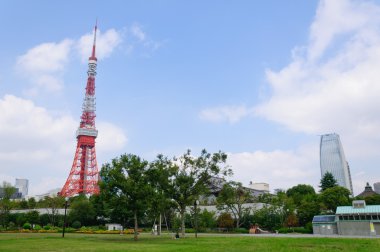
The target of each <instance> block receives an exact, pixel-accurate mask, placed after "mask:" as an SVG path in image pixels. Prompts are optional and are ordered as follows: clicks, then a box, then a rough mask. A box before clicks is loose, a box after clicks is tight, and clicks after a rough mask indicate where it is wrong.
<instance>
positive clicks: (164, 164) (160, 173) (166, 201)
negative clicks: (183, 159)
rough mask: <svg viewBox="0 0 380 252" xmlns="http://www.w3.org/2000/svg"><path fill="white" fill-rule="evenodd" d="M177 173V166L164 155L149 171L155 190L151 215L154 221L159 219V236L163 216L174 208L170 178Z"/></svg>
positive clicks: (158, 158)
mask: <svg viewBox="0 0 380 252" xmlns="http://www.w3.org/2000/svg"><path fill="white" fill-rule="evenodd" d="M175 171H176V165H175V164H174V163H173V162H172V160H170V159H168V158H167V157H165V156H163V155H162V154H159V155H158V156H157V158H156V160H154V161H153V162H151V163H150V164H149V170H148V171H147V175H148V178H149V181H150V184H151V185H152V189H153V195H152V196H153V197H152V199H151V207H150V208H149V213H150V214H151V215H152V218H153V219H154V220H156V219H157V217H158V235H161V223H162V216H163V215H164V216H165V212H167V211H168V210H169V209H170V208H171V207H173V202H172V200H171V195H170V193H171V191H170V185H171V181H170V178H171V177H172V176H173V175H174V174H175ZM165 219H166V218H165Z"/></svg>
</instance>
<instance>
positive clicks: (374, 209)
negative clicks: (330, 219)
mask: <svg viewBox="0 0 380 252" xmlns="http://www.w3.org/2000/svg"><path fill="white" fill-rule="evenodd" d="M374 213H376V214H380V205H371V206H365V207H363V208H353V207H352V206H339V207H337V208H336V214H374Z"/></svg>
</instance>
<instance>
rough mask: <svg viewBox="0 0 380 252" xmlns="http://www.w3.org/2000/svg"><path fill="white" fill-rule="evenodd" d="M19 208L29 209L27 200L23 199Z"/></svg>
mask: <svg viewBox="0 0 380 252" xmlns="http://www.w3.org/2000/svg"><path fill="white" fill-rule="evenodd" d="M19 207H20V208H21V209H28V201H26V200H25V199H22V200H21V201H20V203H19Z"/></svg>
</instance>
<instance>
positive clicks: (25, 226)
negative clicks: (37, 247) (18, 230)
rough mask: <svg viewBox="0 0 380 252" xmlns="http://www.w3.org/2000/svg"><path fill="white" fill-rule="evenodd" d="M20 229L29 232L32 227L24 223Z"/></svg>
mask: <svg viewBox="0 0 380 252" xmlns="http://www.w3.org/2000/svg"><path fill="white" fill-rule="evenodd" d="M22 228H23V229H29V230H30V229H31V228H32V226H31V225H30V223H28V222H26V223H24V225H23V226H22Z"/></svg>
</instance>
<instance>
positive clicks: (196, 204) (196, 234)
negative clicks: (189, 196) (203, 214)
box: [194, 200, 199, 238]
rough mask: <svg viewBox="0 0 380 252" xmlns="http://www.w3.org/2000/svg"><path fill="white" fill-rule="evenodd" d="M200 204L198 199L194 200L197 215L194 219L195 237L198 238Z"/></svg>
mask: <svg viewBox="0 0 380 252" xmlns="http://www.w3.org/2000/svg"><path fill="white" fill-rule="evenodd" d="M198 205H199V201H198V200H196V201H194V211H195V213H194V215H195V220H194V222H195V223H194V224H195V238H198V208H197V207H198Z"/></svg>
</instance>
